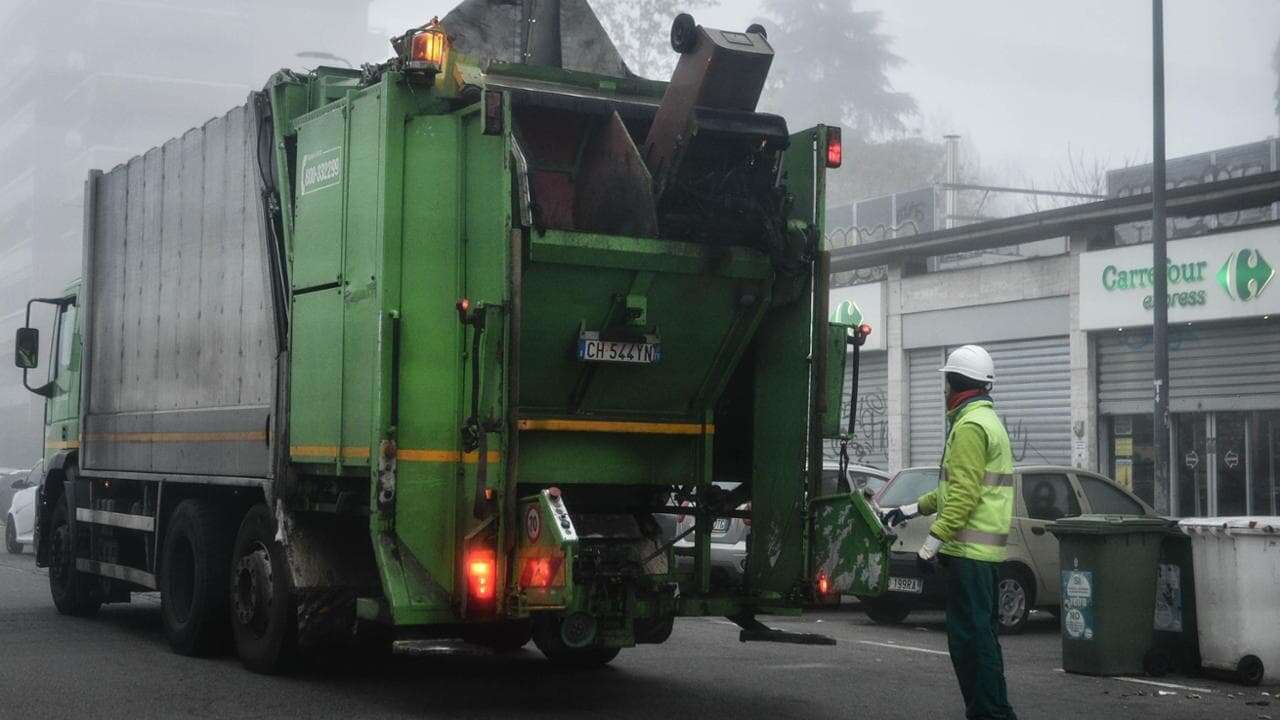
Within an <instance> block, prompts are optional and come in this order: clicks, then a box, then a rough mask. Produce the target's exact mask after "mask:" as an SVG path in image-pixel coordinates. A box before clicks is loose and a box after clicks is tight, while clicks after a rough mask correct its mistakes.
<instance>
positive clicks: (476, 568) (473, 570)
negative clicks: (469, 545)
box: [467, 550, 498, 602]
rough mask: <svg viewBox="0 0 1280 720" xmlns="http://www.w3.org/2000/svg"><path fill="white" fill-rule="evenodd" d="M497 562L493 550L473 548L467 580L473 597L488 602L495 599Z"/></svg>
mask: <svg viewBox="0 0 1280 720" xmlns="http://www.w3.org/2000/svg"><path fill="white" fill-rule="evenodd" d="M497 575H498V568H497V562H496V560H495V559H494V555H493V551H492V550H473V551H472V552H471V555H470V556H469V557H468V558H467V582H468V587H469V589H470V591H471V597H472V598H474V599H476V600H481V601H485V602H488V601H490V600H492V599H493V593H494V584H495V579H496V578H497Z"/></svg>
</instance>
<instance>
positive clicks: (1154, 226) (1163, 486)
mask: <svg viewBox="0 0 1280 720" xmlns="http://www.w3.org/2000/svg"><path fill="white" fill-rule="evenodd" d="M1151 70H1152V72H1151V76H1152V78H1151V79H1152V84H1151V100H1152V107H1151V125H1152V143H1151V145H1152V147H1151V156H1152V157H1151V175H1152V177H1151V256H1152V268H1153V271H1154V272H1153V273H1152V286H1153V287H1152V302H1153V307H1152V310H1153V313H1152V314H1153V317H1152V322H1151V340H1152V342H1151V344H1152V346H1153V347H1154V349H1155V363H1154V370H1155V372H1154V373H1153V375H1154V377H1153V378H1152V380H1153V383H1152V384H1153V390H1154V392H1155V403H1154V408H1153V417H1152V423H1151V427H1152V433H1151V434H1152V437H1153V439H1154V445H1155V448H1154V450H1155V478H1154V480H1155V506H1156V512H1158V513H1160V514H1162V515H1168V514H1170V513H1171V507H1170V500H1169V498H1170V491H1171V490H1172V486H1171V483H1170V480H1169V478H1170V473H1169V441H1170V432H1169V274H1168V271H1167V269H1166V268H1167V266H1168V248H1167V245H1166V238H1165V212H1164V210H1165V208H1164V196H1165V164H1164V0H1151Z"/></svg>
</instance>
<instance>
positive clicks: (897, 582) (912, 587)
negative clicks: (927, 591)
mask: <svg viewBox="0 0 1280 720" xmlns="http://www.w3.org/2000/svg"><path fill="white" fill-rule="evenodd" d="M889 592H905V593H916V594H917V595H918V594H920V593H922V592H924V581H923V580H921V579H920V578H900V577H891V578H889Z"/></svg>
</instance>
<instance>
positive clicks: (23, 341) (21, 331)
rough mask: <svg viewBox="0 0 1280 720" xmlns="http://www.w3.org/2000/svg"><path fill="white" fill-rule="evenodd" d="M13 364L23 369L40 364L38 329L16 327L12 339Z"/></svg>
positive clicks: (29, 368)
mask: <svg viewBox="0 0 1280 720" xmlns="http://www.w3.org/2000/svg"><path fill="white" fill-rule="evenodd" d="M13 364H14V365H16V366H17V367H19V368H21V369H23V370H31V369H33V368H35V367H38V366H39V365H40V331H39V330H38V329H37V328H33V327H23V328H18V334H17V336H15V337H14V340H13Z"/></svg>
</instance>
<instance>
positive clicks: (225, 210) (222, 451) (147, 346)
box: [82, 106, 276, 477]
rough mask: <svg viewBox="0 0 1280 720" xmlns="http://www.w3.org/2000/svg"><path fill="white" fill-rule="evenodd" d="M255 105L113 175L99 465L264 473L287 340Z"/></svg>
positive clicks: (98, 334)
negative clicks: (269, 247) (271, 268)
mask: <svg viewBox="0 0 1280 720" xmlns="http://www.w3.org/2000/svg"><path fill="white" fill-rule="evenodd" d="M256 139H257V138H256V134H255V124H254V122H253V118H252V116H250V115H249V110H248V108H247V107H246V106H242V107H238V108H235V109H234V110H232V111H231V112H229V113H227V114H226V115H225V116H223V117H220V118H215V119H213V120H211V121H209V122H208V123H206V124H205V125H204V126H203V127H201V128H197V129H194V130H191V131H189V132H187V133H186V134H185V135H183V137H182V138H181V139H176V140H173V141H170V142H168V143H166V144H165V145H163V146H162V147H160V148H156V149H152V150H151V151H149V152H147V153H146V154H145V155H143V156H139V157H136V158H134V159H132V160H130V161H129V162H128V163H127V164H125V165H121V166H118V167H116V168H115V169H113V170H111V171H110V172H108V173H105V174H104V175H102V177H101V179H100V180H99V182H98V183H97V189H96V195H95V199H96V203H95V207H96V210H97V211H96V214H95V217H94V218H93V222H92V228H91V231H90V233H89V235H88V236H87V237H86V242H87V244H88V268H87V272H88V273H89V278H90V282H88V283H87V285H86V287H87V290H88V294H89V295H90V297H88V298H86V300H87V302H88V307H89V312H90V315H91V316H92V321H91V323H90V325H89V328H88V337H86V338H85V344H86V346H87V350H88V354H87V357H88V363H89V373H88V383H89V398H88V403H87V406H86V413H85V435H84V437H83V438H82V446H83V448H84V449H83V454H84V458H83V460H84V463H85V466H86V467H88V468H94V469H107V470H125V471H143V472H146V471H152V472H172V473H192V474H213V475H239V476H258V477H265V476H266V475H267V473H268V461H267V444H266V430H265V429H266V421H267V416H268V414H269V412H270V403H271V400H272V398H274V396H275V393H274V382H275V377H274V372H272V371H271V369H272V368H274V366H275V357H276V347H275V345H276V343H275V333H274V326H273V322H274V320H273V315H272V309H271V307H270V300H269V298H270V293H269V290H268V276H267V273H266V251H265V238H266V234H265V229H264V226H263V218H262V213H261V208H260V207H259V206H258V201H257V191H256V187H257V177H256V172H257V170H256V162H255V159H254V153H255V151H256V146H257V143H256Z"/></svg>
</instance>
